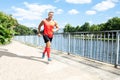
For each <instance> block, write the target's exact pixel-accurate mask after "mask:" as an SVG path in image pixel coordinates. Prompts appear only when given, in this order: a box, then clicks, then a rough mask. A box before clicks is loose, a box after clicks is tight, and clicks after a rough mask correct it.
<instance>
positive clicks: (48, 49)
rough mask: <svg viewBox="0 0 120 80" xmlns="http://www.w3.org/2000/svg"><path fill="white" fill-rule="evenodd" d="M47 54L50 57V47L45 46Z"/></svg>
mask: <svg viewBox="0 0 120 80" xmlns="http://www.w3.org/2000/svg"><path fill="white" fill-rule="evenodd" d="M47 56H48V58H50V48H47Z"/></svg>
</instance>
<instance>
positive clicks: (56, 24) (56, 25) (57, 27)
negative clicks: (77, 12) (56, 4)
mask: <svg viewBox="0 0 120 80" xmlns="http://www.w3.org/2000/svg"><path fill="white" fill-rule="evenodd" d="M55 27H56V31H58V30H59V26H58V23H57V22H55Z"/></svg>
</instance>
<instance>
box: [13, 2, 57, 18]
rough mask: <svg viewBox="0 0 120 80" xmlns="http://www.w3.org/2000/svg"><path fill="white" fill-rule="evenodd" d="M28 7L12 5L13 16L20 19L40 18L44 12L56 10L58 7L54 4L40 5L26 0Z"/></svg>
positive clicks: (25, 3)
mask: <svg viewBox="0 0 120 80" xmlns="http://www.w3.org/2000/svg"><path fill="white" fill-rule="evenodd" d="M24 5H25V7H26V8H24V9H23V8H17V7H12V9H14V11H15V12H14V13H13V16H15V17H16V18H17V19H18V20H24V19H26V20H39V19H40V18H41V16H42V15H43V13H44V12H47V11H50V10H55V9H56V7H54V6H52V5H38V4H34V3H33V4H29V3H27V2H24Z"/></svg>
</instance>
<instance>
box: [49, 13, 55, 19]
mask: <svg viewBox="0 0 120 80" xmlns="http://www.w3.org/2000/svg"><path fill="white" fill-rule="evenodd" d="M53 15H54V12H53V11H50V12H49V13H48V18H49V19H52V18H53Z"/></svg>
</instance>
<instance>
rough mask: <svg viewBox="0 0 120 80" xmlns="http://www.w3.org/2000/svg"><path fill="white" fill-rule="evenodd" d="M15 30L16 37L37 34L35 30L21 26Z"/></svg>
mask: <svg viewBox="0 0 120 80" xmlns="http://www.w3.org/2000/svg"><path fill="white" fill-rule="evenodd" d="M14 30H15V32H16V33H15V35H33V34H36V33H37V30H36V31H35V29H31V28H28V27H26V26H24V25H21V24H19V25H18V26H16V27H15V28H14Z"/></svg>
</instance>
